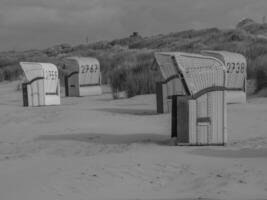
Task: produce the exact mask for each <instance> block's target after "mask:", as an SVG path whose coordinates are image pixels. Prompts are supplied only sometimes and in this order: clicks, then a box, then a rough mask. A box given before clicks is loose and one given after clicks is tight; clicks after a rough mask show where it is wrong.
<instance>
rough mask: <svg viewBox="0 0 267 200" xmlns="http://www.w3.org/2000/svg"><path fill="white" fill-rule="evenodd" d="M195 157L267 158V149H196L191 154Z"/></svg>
mask: <svg viewBox="0 0 267 200" xmlns="http://www.w3.org/2000/svg"><path fill="white" fill-rule="evenodd" d="M190 153H191V154H194V155H201V156H208V157H221V158H267V148H260V149H247V148H246V149H238V150H229V149H221V150H219V149H206V148H205V149H194V150H193V151H191V152H190Z"/></svg>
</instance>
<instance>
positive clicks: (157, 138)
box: [35, 133, 171, 146]
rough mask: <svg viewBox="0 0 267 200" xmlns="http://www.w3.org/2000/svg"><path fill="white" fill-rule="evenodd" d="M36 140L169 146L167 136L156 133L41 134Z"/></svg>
mask: <svg viewBox="0 0 267 200" xmlns="http://www.w3.org/2000/svg"><path fill="white" fill-rule="evenodd" d="M35 140H36V141H40V140H46V141H64V140H72V141H80V142H89V143H97V144H111V145H120V144H133V143H139V144H156V145H162V146H171V140H170V137H169V136H164V135H156V134H131V135H111V134H101V133H77V134H62V135H41V136H39V137H37V138H36V139H35Z"/></svg>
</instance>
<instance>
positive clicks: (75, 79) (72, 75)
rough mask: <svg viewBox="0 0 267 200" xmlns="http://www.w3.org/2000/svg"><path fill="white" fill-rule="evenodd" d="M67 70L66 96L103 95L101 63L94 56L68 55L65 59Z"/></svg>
mask: <svg viewBox="0 0 267 200" xmlns="http://www.w3.org/2000/svg"><path fill="white" fill-rule="evenodd" d="M65 61H66V64H65V67H66V70H67V71H68V74H67V76H66V77H65V94H66V96H70V97H76V96H90V95H101V94H102V89H101V72H100V63H99V61H98V60H97V59H96V58H92V57H68V58H66V59H65Z"/></svg>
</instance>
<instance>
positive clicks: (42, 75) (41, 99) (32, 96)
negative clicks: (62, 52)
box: [20, 62, 60, 106]
mask: <svg viewBox="0 0 267 200" xmlns="http://www.w3.org/2000/svg"><path fill="white" fill-rule="evenodd" d="M20 66H21V68H22V70H23V72H24V74H25V77H26V82H24V83H22V93H23V105H24V106H48V105H59V104H60V81H59V78H58V69H57V67H56V66H55V65H54V64H51V63H36V62H20Z"/></svg>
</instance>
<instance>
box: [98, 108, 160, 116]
mask: <svg viewBox="0 0 267 200" xmlns="http://www.w3.org/2000/svg"><path fill="white" fill-rule="evenodd" d="M94 110H96V111H103V112H110V113H117V114H127V115H140V116H142V115H143V116H147V115H158V114H157V112H156V110H152V109H129V108H99V109H94Z"/></svg>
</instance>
